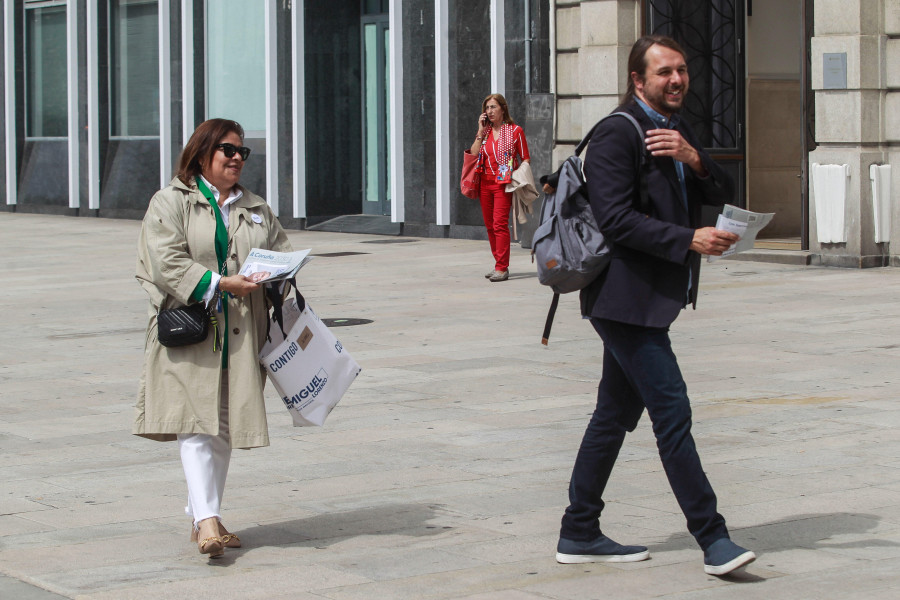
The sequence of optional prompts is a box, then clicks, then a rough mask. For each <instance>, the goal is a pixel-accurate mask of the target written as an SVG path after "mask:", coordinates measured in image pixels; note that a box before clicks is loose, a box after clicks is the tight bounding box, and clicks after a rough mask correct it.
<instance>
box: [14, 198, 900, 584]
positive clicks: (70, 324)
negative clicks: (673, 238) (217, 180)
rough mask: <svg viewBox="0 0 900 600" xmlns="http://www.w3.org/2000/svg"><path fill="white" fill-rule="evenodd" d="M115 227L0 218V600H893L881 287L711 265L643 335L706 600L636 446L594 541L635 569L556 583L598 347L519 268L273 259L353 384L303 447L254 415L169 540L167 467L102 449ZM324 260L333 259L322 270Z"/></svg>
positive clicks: (375, 258) (315, 243)
mask: <svg viewBox="0 0 900 600" xmlns="http://www.w3.org/2000/svg"><path fill="white" fill-rule="evenodd" d="M138 229H139V223H138V222H135V221H119V220H109V219H94V218H71V217H57V216H38V215H28V214H17V213H0V256H2V258H3V264H4V266H3V269H2V274H0V289H2V294H0V314H2V326H0V481H2V483H0V598H4V599H6V598H14V599H29V600H32V599H33V600H45V599H53V598H80V599H85V600H88V599H90V600H109V599H116V600H120V599H150V598H152V599H161V598H212V597H220V598H235V599H244V598H266V599H288V598H290V599H297V600H313V599H317V600H322V599H331V600H353V599H366V600H369V599H381V598H384V599H415V600H426V599H466V600H488V599H490V600H495V599H498V600H539V599H544V600H546V599H553V600H576V599H588V598H603V599H616V600H628V599H640V598H665V599H670V600H676V599H679V600H680V599H713V598H715V599H716V600H719V599H725V600H731V599H766V600H769V599H772V598H779V599H780V598H790V599H796V598H800V599H804V598H815V599H817V600H827V599H831V598H841V599H860V600H862V599H866V600H873V599H888V598H890V599H894V598H898V597H900V575H898V573H900V569H898V566H897V565H898V561H900V434H898V426H900V404H898V401H897V390H898V386H900V373H898V366H897V365H898V362H900V342H898V333H900V303H898V298H900V269H871V270H864V271H857V270H838V269H823V268H813V267H803V266H787V265H773V264H762V263H749V262H736V261H731V260H724V261H720V262H717V263H713V264H710V265H706V266H704V270H703V287H702V290H701V298H700V305H699V309H698V310H697V311H686V312H685V313H683V314H682V316H681V317H680V318H679V320H678V321H676V323H675V325H674V326H673V331H672V337H673V342H674V345H675V349H676V353H677V354H678V356H679V359H680V363H681V366H682V369H683V371H684V373H685V378H686V380H687V382H688V386H689V390H690V393H691V396H692V400H693V404H694V407H695V410H694V417H695V428H694V433H695V437H696V439H697V443H698V446H699V448H700V454H701V457H702V458H703V461H704V465H705V467H706V469H707V470H708V472H709V475H710V479H711V480H712V482H713V485H714V487H715V489H716V491H717V492H718V494H719V499H720V509H721V511H722V513H723V514H724V515H725V516H726V518H727V519H728V522H729V525H730V526H731V530H732V535H733V537H734V538H735V539H736V540H737V541H738V542H739V543H741V544H744V545H746V546H748V547H750V548H752V549H753V550H755V551H756V552H757V553H758V554H759V560H757V562H756V563H754V564H753V565H751V566H750V568H749V569H748V570H747V572H746V574H744V575H742V576H740V577H735V578H732V579H728V580H724V579H718V578H715V577H711V576H708V575H705V574H704V573H703V570H702V555H701V553H700V551H699V550H698V549H697V547H696V546H695V544H694V542H693V540H692V539H691V538H690V537H689V535H688V534H687V532H686V530H685V526H684V519H683V517H682V516H681V515H680V513H679V511H678V507H677V505H676V503H675V500H674V498H673V497H672V495H671V492H670V491H669V489H668V485H667V483H666V479H665V476H664V474H663V472H662V470H661V467H660V463H659V459H658V457H657V455H656V450H655V445H654V442H653V438H652V434H651V431H650V426H649V423H648V421H647V420H646V419H644V420H643V421H642V422H641V424H640V426H639V427H638V430H637V431H636V432H635V433H634V434H632V435H630V436H629V437H628V439H626V444H625V447H624V448H623V452H622V455H621V458H620V460H619V463H618V465H617V468H616V470H615V472H614V473H613V478H612V481H611V484H610V489H609V493H608V501H609V502H608V507H607V510H606V512H605V513H604V519H603V527H604V531H605V532H606V533H608V534H609V535H610V536H612V537H614V538H616V539H619V540H621V541H623V542H627V543H642V544H646V545H648V546H650V549H651V553H652V559H651V560H650V561H647V562H643V563H632V564H622V565H600V564H593V565H566V566H564V565H558V564H556V562H555V561H554V550H555V543H556V537H557V531H558V525H559V518H560V515H561V513H562V511H563V509H564V508H565V506H566V487H567V481H568V476H569V470H570V468H571V465H572V461H573V459H574V456H575V452H576V449H577V447H578V443H579V441H580V438H581V434H582V432H583V430H584V427H585V425H586V423H587V419H588V415H589V414H590V412H591V410H592V406H593V402H594V395H595V391H596V384H597V380H598V378H599V368H598V365H599V364H600V357H601V353H602V346H601V344H600V341H599V339H598V338H597V337H596V335H595V334H594V332H593V330H592V329H591V328H590V326H588V325H587V324H586V323H584V322H582V321H581V320H580V319H579V318H578V315H577V308H576V307H577V299H576V298H575V296H573V295H570V296H566V297H564V298H563V301H562V303H561V307H560V311H559V313H558V315H557V320H556V324H555V326H554V330H553V335H552V338H551V341H550V346H549V347H543V346H541V344H540V343H539V339H540V332H541V328H542V326H543V322H544V317H545V314H546V309H547V305H548V303H549V300H550V293H549V291H548V290H547V289H544V288H543V287H542V286H540V285H538V283H537V280H536V278H535V275H534V267H533V265H532V264H530V261H529V255H528V253H527V251H525V250H522V249H521V248H518V247H517V246H514V248H513V258H512V269H511V272H512V277H511V279H510V280H509V281H508V282H506V283H498V284H491V283H489V282H487V281H486V280H485V279H484V277H483V276H482V275H483V273H484V272H486V271H488V270H489V269H490V267H491V262H492V261H491V260H490V254H489V252H488V248H487V243H486V242H473V241H464V240H447V239H412V238H391V237H377V236H371V235H353V234H335V233H318V232H291V233H290V234H289V237H290V238H291V241H292V242H293V244H294V246H295V248H305V247H312V248H313V251H314V253H316V254H319V255H323V256H319V257H318V258H316V259H315V260H314V261H313V262H312V263H311V264H310V265H308V266H307V267H306V268H305V269H304V270H303V271H302V278H301V281H302V285H303V290H304V292H305V293H306V295H307V298H308V299H309V300H310V302H311V303H312V305H313V306H314V307H315V308H316V310H317V312H318V313H319V314H320V315H321V316H323V317H326V318H354V317H355V318H362V319H371V320H372V323H370V324H366V325H359V326H355V327H345V328H340V329H335V331H336V333H337V334H338V336H339V338H340V339H341V341H342V342H343V343H344V346H345V347H346V348H347V349H348V350H349V351H350V352H351V353H352V354H353V355H354V356H355V357H356V358H357V360H358V361H359V362H360V364H361V365H362V366H363V372H362V374H361V375H360V377H359V379H358V380H357V381H356V383H355V384H354V385H353V387H352V388H351V389H350V392H349V393H348V394H347V396H346V397H345V398H344V401H343V402H342V403H341V404H340V405H339V406H338V408H337V409H335V411H334V412H333V413H332V415H331V417H330V418H329V421H328V423H326V425H325V426H324V427H322V428H315V429H314V428H303V429H297V428H293V427H291V426H290V419H289V417H288V415H287V414H286V412H285V411H284V408H283V406H282V405H281V403H280V400H279V399H278V398H277V396H276V395H275V394H274V392H273V391H272V390H271V388H270V389H269V390H268V392H267V409H268V413H269V427H270V431H271V434H272V445H271V446H270V447H269V448H264V449H257V450H253V451H251V452H241V451H238V452H236V453H235V454H234V457H233V460H232V466H231V473H230V479H229V484H228V493H227V494H226V497H225V505H224V507H223V519H224V522H225V523H226V524H227V525H228V526H229V528H231V529H232V530H234V531H236V532H237V533H238V534H240V536H241V538H242V540H243V541H244V548H243V549H241V550H229V551H228V552H227V554H226V557H225V558H224V559H221V560H218V561H207V560H205V559H204V558H203V557H201V556H200V555H199V554H198V553H197V550H196V548H195V546H193V545H192V544H190V543H189V542H188V520H187V518H186V517H185V516H184V513H183V512H182V511H183V506H184V503H185V496H186V491H185V485H184V481H183V475H182V472H181V467H180V465H179V461H178V457H177V447H176V446H175V445H174V444H163V443H156V442H151V441H147V440H144V439H140V438H137V437H134V436H131V435H130V433H129V432H130V428H131V420H132V406H133V401H134V395H135V390H136V387H137V379H138V375H139V371H140V368H141V359H142V347H143V340H144V314H145V298H144V294H143V292H142V290H141V289H140V288H139V286H138V285H137V283H136V282H135V281H134V280H133V277H132V273H133V267H134V247H135V240H136V239H137V234H138ZM330 253H347V254H344V255H342V256H327V254H330Z"/></svg>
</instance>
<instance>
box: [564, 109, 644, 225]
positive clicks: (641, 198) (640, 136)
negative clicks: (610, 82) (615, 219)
mask: <svg viewBox="0 0 900 600" xmlns="http://www.w3.org/2000/svg"><path fill="white" fill-rule="evenodd" d="M615 116H620V117H625V118H626V119H628V120H629V121H630V122H631V124H632V125H633V126H634V129H635V131H637V134H638V142H639V146H640V148H641V157H640V159H639V163H638V165H637V167H638V196H639V202H638V210H639V211H640V212H642V213H645V214H646V213H649V212H650V193H649V192H648V190H647V172H648V171H649V170H650V152H649V151H648V150H647V146H646V145H644V129H643V127H641V124H640V123H638V122H637V119H635V118H634V117H633V116H631V115H630V114H628V113H627V112H623V111H616V112H611V113H609V114H608V115H606V116H605V117H603V118H602V119H600V120H599V121H597V123H596V124H595V125H594V126H593V127H591V130H590V131H588V133H587V135H586V136H584V139H582V140H581V142H579V143H578V146H576V147H575V156H579V155H580V154H581V152H582V151H583V150H584V148H585V146H587V145H588V142H590V141H591V137H592V136H593V135H594V132H595V131H596V130H597V128H598V127H600V123H602V122H603V121H605V120H607V119H609V118H610V117H615Z"/></svg>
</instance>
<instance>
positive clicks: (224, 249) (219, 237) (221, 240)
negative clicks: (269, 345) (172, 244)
mask: <svg viewBox="0 0 900 600" xmlns="http://www.w3.org/2000/svg"><path fill="white" fill-rule="evenodd" d="M195 179H196V180H197V189H199V190H200V193H201V194H203V197H204V198H206V199H207V200H208V201H209V203H210V205H211V206H212V209H213V214H214V215H215V217H216V237H215V247H216V262H218V264H219V275H221V276H222V277H225V276H226V275H227V274H228V263H227V259H228V251H229V249H231V240H229V239H228V232H227V231H226V230H225V221H224V220H223V219H222V212H221V211H220V210H219V205H218V204H216V199H215V196H213V193H212V192H211V191H210V189H209V188H208V187H207V185H206V184H205V183H203V179H202V178H200V177H196V178H195ZM216 296H217V297H216V312H217V313H219V312H221V313H223V315H224V316H225V332H226V333H225V340H224V342H223V344H224V346H223V352H222V366H223V367H224V366H227V365H228V333H227V332H228V303H227V300H228V292H225V291H220V292H219V293H218V294H217V295H216ZM223 299H224V300H225V301H226V302H225V303H223V302H222V300H223ZM214 324H215V326H216V339H218V337H219V334H218V322H217V321H216V322H214ZM214 349H215V347H214Z"/></svg>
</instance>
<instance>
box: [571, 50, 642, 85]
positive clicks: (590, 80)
mask: <svg viewBox="0 0 900 600" xmlns="http://www.w3.org/2000/svg"><path fill="white" fill-rule="evenodd" d="M629 50H630V48H624V47H622V46H591V47H585V48H582V49H581V50H580V51H579V52H578V66H579V73H578V80H579V87H578V90H579V94H580V95H582V96H598V95H605V94H618V93H619V91H620V83H619V79H620V74H621V73H624V72H625V69H626V67H627V63H628V52H629ZM560 93H562V92H560Z"/></svg>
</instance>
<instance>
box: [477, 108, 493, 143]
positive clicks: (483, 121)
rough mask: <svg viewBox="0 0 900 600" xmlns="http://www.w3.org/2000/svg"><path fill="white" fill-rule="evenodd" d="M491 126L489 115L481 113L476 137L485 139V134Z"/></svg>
mask: <svg viewBox="0 0 900 600" xmlns="http://www.w3.org/2000/svg"><path fill="white" fill-rule="evenodd" d="M490 126H491V121H490V119H488V116H487V113H481V116H480V117H478V129H476V130H475V132H476V133H475V135H476V136H478V137H481V138H484V136H485V133H486V132H487V130H488V127H490Z"/></svg>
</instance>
